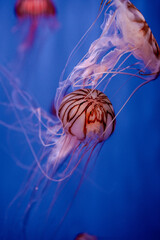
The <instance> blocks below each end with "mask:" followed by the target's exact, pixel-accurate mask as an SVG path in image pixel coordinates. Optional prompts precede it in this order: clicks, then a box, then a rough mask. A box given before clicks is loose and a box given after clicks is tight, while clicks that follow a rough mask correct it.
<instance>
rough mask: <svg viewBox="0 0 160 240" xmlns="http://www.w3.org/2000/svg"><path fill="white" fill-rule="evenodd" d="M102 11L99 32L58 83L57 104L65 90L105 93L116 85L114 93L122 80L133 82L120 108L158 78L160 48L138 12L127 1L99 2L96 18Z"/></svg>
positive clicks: (159, 71) (119, 87)
mask: <svg viewBox="0 0 160 240" xmlns="http://www.w3.org/2000/svg"><path fill="white" fill-rule="evenodd" d="M103 11H104V21H103V23H102V25H101V29H102V33H101V35H100V37H99V38H98V39H96V40H95V41H94V42H93V43H92V44H91V46H90V48H89V50H88V52H87V53H86V54H85V55H84V57H83V58H82V59H81V60H80V61H79V63H78V64H77V65H76V66H75V67H74V69H73V70H72V72H71V74H70V75H69V76H68V77H67V79H66V80H64V81H61V82H60V84H59V90H58V91H57V96H56V99H57V100H56V103H57V105H59V103H60V102H61V99H62V98H63V95H64V93H65V91H66V89H68V88H72V90H75V89H76V88H81V87H84V86H85V87H91V88H93V89H94V88H97V87H98V88H99V89H100V90H102V91H103V92H107V94H108V92H110V89H109V88H110V85H114V87H115V85H116V86H117V89H116V90H115V92H117V91H119V89H122V87H121V86H123V85H125V84H124V83H125V81H126V82H127V81H128V79H133V81H132V82H135V83H133V86H134V85H136V82H137V85H136V86H135V87H134V89H133V90H132V92H131V93H130V95H129V96H127V97H126V99H125V101H124V102H123V103H122V109H123V107H124V105H125V104H126V103H127V102H128V101H129V99H130V98H131V97H132V96H133V94H134V93H135V92H136V91H137V90H138V89H139V88H140V87H142V86H144V85H145V84H147V83H149V82H151V81H152V80H154V79H156V78H157V77H158V76H159V73H160V49H159V46H158V43H157V41H156V39H155V38H154V36H153V34H152V32H151V29H150V28H149V26H148V24H147V22H146V21H145V19H144V17H143V15H142V14H141V12H140V11H139V10H138V9H137V8H136V7H135V6H134V5H133V4H132V3H131V2H130V1H128V0H112V1H110V0H109V1H107V0H106V1H102V7H101V8H100V12H99V15H98V17H99V16H100V15H101V13H102V12H103ZM98 17H97V18H98ZM87 33H88V32H87ZM85 36H86V34H84V37H85ZM82 39H83V38H82ZM122 78H123V82H122V83H121V84H119V83H120V81H121V80H120V79H122ZM114 79H117V82H116V83H115V82H114ZM135 79H138V81H137V80H135ZM130 81H131V80H129V81H128V84H129V82H130ZM120 98H121V99H122V96H121V97H120ZM120 111H121V108H120Z"/></svg>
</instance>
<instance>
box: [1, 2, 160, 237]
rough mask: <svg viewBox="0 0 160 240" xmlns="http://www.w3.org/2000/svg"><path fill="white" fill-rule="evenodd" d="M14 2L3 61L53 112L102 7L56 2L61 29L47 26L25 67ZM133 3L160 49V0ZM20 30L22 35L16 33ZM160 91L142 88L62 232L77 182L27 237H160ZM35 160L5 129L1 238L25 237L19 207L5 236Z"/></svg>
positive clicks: (6, 14) (4, 12) (37, 217)
mask: <svg viewBox="0 0 160 240" xmlns="http://www.w3.org/2000/svg"><path fill="white" fill-rule="evenodd" d="M14 4H15V1H13V0H5V1H2V0H1V1H0V33H1V34H0V36H1V37H0V63H1V64H3V65H5V66H6V67H7V68H8V69H10V70H11V71H12V72H13V75H14V76H18V77H19V78H20V80H21V81H22V85H23V86H24V88H25V89H27V91H28V92H29V93H30V94H31V95H32V96H33V97H34V98H35V99H37V101H38V102H39V105H40V106H41V108H44V109H45V110H46V111H48V112H49V111H50V107H51V103H52V101H53V98H54V95H55V91H56V88H57V87H58V81H59V78H60V75H61V72H62V70H63V68H64V66H65V63H66V61H67V58H68V56H69V54H70V53H71V51H72V49H73V48H74V46H75V45H76V44H77V42H78V41H79V39H80V38H81V37H82V35H83V34H84V33H85V32H86V30H87V29H88V28H89V26H90V25H91V24H92V22H93V21H94V19H95V17H96V15H97V12H98V9H99V5H100V1H97V0H96V1H95V0H87V1H86V0H59V1H58V0H55V5H56V8H57V21H58V22H59V27H58V28H57V29H56V30H51V31H50V30H49V29H48V30H44V28H40V27H39V31H38V36H37V38H36V39H35V44H34V46H33V47H32V48H31V49H30V51H28V52H27V54H26V56H25V59H24V61H23V62H20V67H19V68H18V67H17V66H18V64H19V58H18V55H17V48H18V46H19V44H20V43H21V41H22V39H23V36H25V35H23V34H24V33H23V31H25V27H23V24H20V25H19V24H18V20H17V19H16V17H15V15H14V10H13V9H14ZM133 4H135V6H136V7H137V8H138V9H139V10H140V11H141V12H142V14H143V15H144V16H145V19H146V21H147V22H148V24H149V26H150V28H151V29H152V32H153V33H154V36H155V38H156V39H157V42H158V43H160V34H159V25H160V16H159V9H160V2H159V0H154V1H152V2H151V1H149V0H141V1H138V0H137V1H136V0H134V1H133ZM102 21H103V17H102V18H100V19H99V20H98V24H97V25H98V26H95V28H94V29H93V30H92V32H91V33H90V34H89V36H88V38H87V39H86V40H85V41H84V44H83V46H82V47H81V50H80V51H79V52H78V54H76V55H75V56H74V57H73V59H72V60H71V62H70V64H69V67H68V68H67V71H66V76H67V75H68V74H69V73H70V72H71V70H72V69H73V67H74V65H75V64H76V63H77V62H78V60H80V59H81V57H82V56H83V55H84V54H85V53H86V51H87V50H88V48H89V46H90V44H91V42H92V41H93V40H95V39H96V38H97V37H98V36H99V35H100V32H101V31H100V29H99V25H100V23H102ZM15 27H17V29H18V30H17V31H13V29H14V28H15ZM44 31H45V37H44ZM159 91H160V82H159V78H158V79H157V80H156V81H154V82H152V83H150V84H148V85H146V86H144V87H143V88H142V89H140V90H139V91H138V92H137V93H136V95H135V96H134V97H133V98H132V99H131V100H130V101H129V103H128V104H127V106H126V107H125V108H124V110H123V111H122V112H121V114H120V115H119V117H118V119H117V125H116V130H115V132H114V134H113V136H112V137H111V138H110V139H109V140H108V141H106V143H105V144H104V146H103V148H102V150H101V152H100V154H99V156H98V159H97V161H96V165H95V167H94V169H93V170H92V172H91V173H90V175H89V177H88V178H86V179H84V181H83V183H82V185H81V188H80V190H79V192H78V194H77V196H76V199H75V200H74V203H73V204H72V207H71V209H70V211H69V213H68V215H67V216H66V218H65V219H64V222H63V224H62V225H61V227H60V229H59V231H58V233H57V234H56V235H55V234H54V231H55V225H57V223H58V222H60V220H61V218H62V217H63V215H64V213H65V210H66V208H67V206H68V204H67V203H69V202H70V201H71V199H72V196H73V192H74V191H75V189H76V186H77V185H76V184H75V183H76V181H78V180H77V178H76V176H73V178H71V180H70V181H69V184H68V186H67V190H64V191H63V194H62V196H61V197H60V199H58V201H57V203H56V205H55V206H54V210H53V212H51V217H50V218H49V221H48V222H47V223H45V225H44V222H43V221H42V219H41V218H43V217H44V216H45V213H46V212H47V209H46V206H47V205H46V204H45V201H49V199H52V197H53V196H54V192H53V191H48V192H47V194H48V196H46V200H45V201H44V202H43V203H42V204H41V205H40V206H39V207H38V208H37V211H34V212H33V214H32V217H30V218H29V221H28V222H29V223H28V226H27V234H26V237H27V239H35V238H37V239H74V237H75V236H76V235H77V234H78V233H80V232H88V233H90V234H93V235H96V236H97V237H98V239H106V240H107V239H116V240H119V239H123V240H124V239H140V240H146V239H154V240H156V239H157V240H158V239H160V113H159V111H160V94H159ZM7 114H8V112H7V110H6V111H3V112H0V115H1V116H2V115H3V118H6V121H8V119H7V116H8V115H7ZM11 115H12V113H10V116H11ZM29 159H30V160H29ZM31 159H32V160H33V158H32V157H31V154H30V150H29V147H28V146H27V143H26V141H25V138H24V136H23V135H20V136H19V135H18V134H16V133H15V132H12V131H10V130H9V129H7V128H4V127H3V126H0V232H1V233H3V232H5V235H6V239H20V238H21V237H22V236H21V235H19V231H20V229H19V228H18V227H17V228H15V229H13V227H12V222H14V219H16V217H17V216H16V213H17V211H18V207H17V205H16V206H15V209H14V205H13V207H12V209H11V210H9V214H8V215H7V220H6V223H5V230H4V219H5V216H6V211H7V209H8V206H9V204H10V202H11V201H12V199H13V198H14V196H15V195H16V194H17V192H18V191H19V188H20V186H21V183H22V181H23V180H24V177H25V176H26V174H27V170H25V169H24V168H22V167H21V166H19V165H20V164H19V163H20V162H21V160H22V162H23V163H25V164H26V165H27V164H28V161H32V160H31ZM91 160H92V159H91ZM47 198H48V199H47ZM42 227H44V229H43V230H42V229H41V228H42ZM6 231H7V234H6ZM18 236H19V237H18Z"/></svg>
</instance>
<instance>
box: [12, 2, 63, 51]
mask: <svg viewBox="0 0 160 240" xmlns="http://www.w3.org/2000/svg"><path fill="white" fill-rule="evenodd" d="M15 14H16V16H17V17H18V19H19V21H21V22H24V21H26V20H28V21H29V32H28V34H27V37H26V39H25V40H24V42H23V43H22V44H21V45H20V47H19V50H20V51H22V52H23V51H25V50H27V49H29V48H31V46H32V45H33V43H34V41H35V37H36V32H37V29H38V26H39V25H40V24H42V20H45V21H46V23H45V22H44V23H45V25H48V26H49V27H50V28H52V29H54V28H56V25H57V23H56V8H55V5H54V4H53V2H52V1H51V0H17V2H16V4H15ZM57 26H58V25H57Z"/></svg>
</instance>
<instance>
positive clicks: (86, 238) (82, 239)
mask: <svg viewBox="0 0 160 240" xmlns="http://www.w3.org/2000/svg"><path fill="white" fill-rule="evenodd" d="M97 239H98V238H97V237H95V236H93V235H89V234H88V233H79V234H78V235H77V236H76V238H75V240H97Z"/></svg>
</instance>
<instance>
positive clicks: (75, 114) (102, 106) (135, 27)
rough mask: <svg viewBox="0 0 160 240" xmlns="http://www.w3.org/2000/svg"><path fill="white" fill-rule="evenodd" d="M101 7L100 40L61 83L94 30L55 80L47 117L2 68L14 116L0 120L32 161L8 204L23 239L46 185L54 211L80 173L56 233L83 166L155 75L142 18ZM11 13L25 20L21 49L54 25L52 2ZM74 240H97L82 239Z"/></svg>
mask: <svg viewBox="0 0 160 240" xmlns="http://www.w3.org/2000/svg"><path fill="white" fill-rule="evenodd" d="M99 5H100V8H99V9H97V17H96V20H95V22H94V24H95V23H96V22H97V21H99V19H100V18H101V17H102V16H104V17H103V18H104V20H103V23H102V24H101V26H100V28H101V34H100V36H99V37H98V38H97V39H96V40H94V41H93V42H92V43H91V45H90V47H89V49H88V51H87V53H84V56H83V57H82V58H81V59H80V60H79V62H78V63H77V64H76V65H75V66H74V68H73V70H72V71H71V73H70V74H69V75H68V76H67V77H64V76H65V72H66V69H67V67H68V63H69V61H70V58H72V57H73V55H74V54H73V53H74V52H75V51H76V50H77V49H78V48H79V47H80V46H81V43H82V42H83V40H85V37H86V35H87V34H88V32H89V31H90V30H91V29H92V28H93V27H94V24H92V25H91V27H90V28H89V30H88V31H87V32H86V34H84V35H83V36H82V38H81V40H80V41H79V42H78V44H77V45H76V48H75V49H74V50H73V51H72V53H71V55H70V57H69V59H68V61H67V63H66V66H65V68H64V70H63V72H62V74H61V77H60V80H59V82H58V87H57V89H56V94H55V96H54V101H53V106H52V113H49V112H47V111H45V110H44V109H42V108H41V107H40V106H39V105H38V103H37V102H36V101H35V100H34V98H33V97H31V95H30V94H29V93H28V92H27V91H26V90H25V89H24V88H23V86H21V84H20V79H18V77H16V76H14V75H12V71H10V70H9V69H8V68H7V67H5V66H3V65H0V75H1V77H0V86H1V90H2V92H3V94H4V96H5V100H4V101H1V102H0V105H1V107H2V108H5V109H7V111H9V112H12V113H13V114H14V116H15V121H14V122H12V123H11V122H10V121H4V120H3V118H1V117H0V124H1V125H3V126H4V127H6V128H7V129H8V128H9V129H10V130H13V131H17V132H20V133H22V134H23V135H24V137H25V139H26V142H27V144H28V146H29V149H30V151H31V154H32V157H33V159H34V161H33V164H32V165H31V166H29V170H28V177H27V181H26V183H25V184H24V185H23V187H22V188H21V190H20V191H19V193H18V194H17V195H16V197H15V199H13V201H12V203H11V204H10V207H12V206H14V204H15V205H16V206H19V203H20V205H22V206H23V204H21V203H22V202H23V203H24V202H25V204H24V205H25V206H23V207H22V210H20V211H22V212H21V213H20V214H21V218H22V224H21V225H22V232H23V233H22V235H23V237H24V239H25V238H26V236H27V230H26V229H27V225H28V224H29V220H30V217H31V215H32V211H33V209H34V206H35V204H36V203H37V202H38V200H39V199H41V200H43V198H44V196H45V193H46V192H47V191H48V189H49V187H50V185H54V186H55V187H54V191H53V192H50V195H52V196H53V197H52V200H51V203H50V204H49V209H51V210H50V211H52V208H54V207H55V204H56V201H58V198H59V195H60V193H61V191H62V189H63V188H65V184H66V183H67V182H68V181H69V180H70V178H71V177H72V175H73V174H75V175H76V174H80V179H79V182H78V184H77V187H76V189H75V192H74V193H73V196H72V200H71V203H70V204H68V206H67V208H66V211H65V213H64V215H63V217H62V219H60V221H59V223H58V227H57V228H56V229H55V234H56V233H57V232H56V231H58V230H57V229H59V228H60V226H61V224H62V223H63V221H64V219H65V217H66V215H67V214H68V212H69V210H70V208H71V206H72V204H73V200H74V199H75V197H76V195H77V193H78V190H79V189H80V186H81V184H82V182H83V180H84V178H85V175H86V174H88V171H87V169H88V166H89V165H92V166H93V165H94V163H95V161H96V159H97V157H98V154H99V152H100V150H101V148H102V146H103V145H104V142H105V141H106V140H107V141H109V140H110V137H111V135H112V134H113V133H114V132H115V131H116V122H117V121H118V115H119V114H120V113H121V111H122V110H123V109H124V107H125V106H126V104H127V103H128V102H129V100H130V99H131V98H132V96H133V95H134V94H135V93H136V92H137V90H139V89H140V88H141V87H142V86H144V85H146V84H147V83H150V82H152V81H153V80H155V79H157V78H158V76H159V74H160V48H159V46H158V43H157V41H156V39H155V37H154V36H153V34H152V31H151V29H150V27H149V25H148V24H147V22H146V20H145V19H144V17H143V15H142V14H141V12H140V11H139V10H138V9H137V8H136V7H135V6H134V5H133V4H132V3H131V2H130V1H128V0H106V1H101V3H99ZM15 13H16V16H17V17H18V19H19V21H22V22H23V21H25V20H26V19H29V21H30V28H29V33H28V36H27V38H26V40H25V41H24V42H23V43H22V44H21V45H20V49H21V50H23V51H24V50H26V49H27V48H30V49H32V45H33V42H34V39H35V33H36V31H37V27H38V25H39V23H40V21H41V18H46V19H51V18H54V19H55V15H56V8H55V6H54V4H53V2H52V1H51V0H18V1H17V2H16V5H15ZM59 31H63V30H62V29H61V30H59ZM46 82H47V80H46ZM130 82H133V87H132V88H131V89H130V92H129V94H128V95H127V94H126V93H125V87H126V86H128V85H127V84H128V83H130ZM37 91H38V88H37ZM53 112H54V113H53ZM35 142H36V143H35ZM35 144H36V147H35ZM106 147H107V144H106ZM92 166H91V168H92ZM27 199H28V200H27ZM10 207H9V208H10ZM20 208H21V207H20ZM8 211H10V209H9V210H8ZM53 239H54V238H53ZM55 239H56V238H55ZM66 239H67V238H66ZM75 239H99V238H97V237H94V236H92V235H91V236H90V235H89V234H79V235H77V237H76V238H75Z"/></svg>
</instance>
